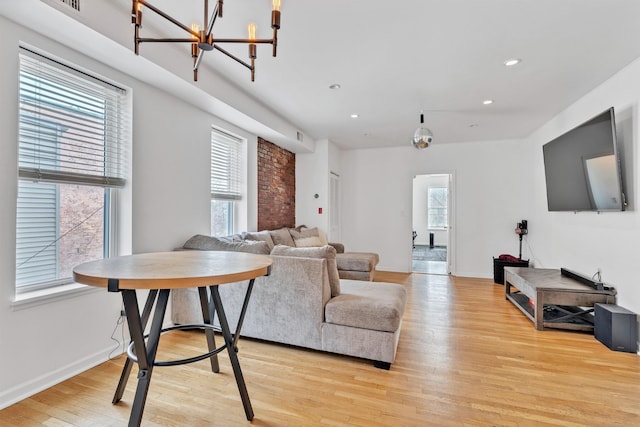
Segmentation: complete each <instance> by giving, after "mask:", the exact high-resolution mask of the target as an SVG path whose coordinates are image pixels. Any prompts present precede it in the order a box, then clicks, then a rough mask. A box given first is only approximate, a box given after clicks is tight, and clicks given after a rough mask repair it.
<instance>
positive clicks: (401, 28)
mask: <svg viewBox="0 0 640 427" xmlns="http://www.w3.org/2000/svg"><path fill="white" fill-rule="evenodd" d="M94 1H98V0H83V2H84V3H83V4H85V5H87V7H89V4H90V3H92V2H94ZM149 1H150V2H151V3H152V4H154V5H156V6H158V7H160V8H161V9H163V10H164V11H165V12H167V13H169V14H170V15H172V16H175V17H176V18H178V19H180V20H181V21H183V22H184V23H185V24H190V23H191V22H202V19H203V18H202V15H203V10H202V1H200V0H182V1H180V2H177V1H173V0H149ZM101 2H102V3H108V4H109V5H110V6H111V7H113V8H115V9H118V10H122V13H123V15H122V16H123V18H122V19H124V20H127V22H126V25H129V21H128V16H129V12H130V10H131V2H130V1H129V0H101ZM213 3H214V2H212V7H213ZM5 6H6V5H5ZM224 6H225V10H224V12H225V14H224V17H223V18H221V19H219V21H218V22H217V23H216V27H215V28H214V36H217V37H244V36H245V34H246V23H247V22H248V21H249V20H253V21H254V22H256V24H257V26H258V36H259V37H261V38H268V37H270V36H271V33H270V29H269V25H270V1H269V0H227V1H226V2H225V4H224ZM12 7H13V6H12ZM118 19H120V18H118ZM85 23H86V24H87V25H89V26H91V27H94V28H98V27H100V26H101V25H102V27H104V26H105V25H107V24H105V23H104V22H103V23H102V24H100V23H98V22H96V23H93V22H86V20H85ZM112 24H113V26H114V27H118V26H120V25H122V23H117V24H118V25H115V24H116V23H112ZM144 24H145V27H144V28H145V31H160V32H165V31H169V30H171V28H170V27H169V28H168V27H167V26H163V25H162V23H161V21H160V20H159V19H158V18H156V16H153V14H152V13H150V12H149V11H147V12H145V15H144ZM126 31H128V33H127V34H126V38H127V39H128V40H132V33H133V30H132V29H131V27H130V26H128V27H126ZM103 32H104V31H103ZM167 34H168V33H167ZM171 34H173V35H176V34H177V35H178V36H180V33H179V32H178V33H175V32H173V31H171ZM278 39H279V45H278V56H277V57H276V58H273V57H271V48H270V46H258V59H257V63H256V66H257V70H256V81H255V82H253V83H252V82H251V81H250V73H249V71H248V70H246V69H245V68H243V67H242V66H241V65H239V64H237V63H235V62H234V61H231V60H230V59H228V58H226V57H224V56H223V55H221V54H220V53H219V52H209V53H207V54H206V55H205V57H204V60H203V67H213V68H214V69H215V70H216V72H219V73H221V74H222V75H224V76H225V78H226V79H228V80H229V81H230V82H231V83H232V84H233V85H234V86H235V87H236V88H238V89H240V90H242V91H245V92H247V93H248V94H249V96H250V97H253V98H255V99H257V100H258V101H259V102H260V103H261V104H263V105H264V106H266V107H267V108H268V109H270V110H272V111H273V112H274V113H275V114H277V115H279V116H281V117H283V118H284V119H286V121H287V122H289V123H291V124H292V125H293V126H294V127H295V128H297V129H299V130H300V131H302V132H303V133H304V134H306V135H308V136H310V137H311V138H313V139H316V140H317V139H325V138H328V139H330V140H331V141H333V142H335V143H336V144H338V145H339V146H341V147H343V148H368V147H388V146H406V145H409V144H410V139H411V137H412V136H413V132H414V131H415V129H416V127H417V126H418V124H419V115H420V111H421V110H424V113H425V125H426V126H427V127H428V128H430V129H431V130H432V132H433V134H434V144H444V143H451V142H462V141H484V140H496V139H511V138H522V137H526V136H527V135H529V134H530V133H531V132H532V131H534V130H535V129H536V128H538V127H540V126H541V125H543V124H544V123H545V122H546V121H548V120H549V119H551V118H552V117H553V116H555V115H556V114H557V113H559V112H560V111H562V110H563V109H565V108H566V107H567V106H569V105H570V104H571V103H573V102H574V101H576V100H577V99H579V98H580V97H581V96H583V95H585V94H586V93H587V92H589V91H590V90H591V89H593V88H594V87H596V86H597V85H599V84H600V83H602V82H603V81H605V80H606V79H608V78H609V77H611V76H612V75H613V74H615V73H616V72H617V71H619V70H620V69H621V68H623V67H624V66H626V65H627V64H629V63H630V62H632V61H634V60H635V59H636V58H638V57H639V56H640V1H638V0H535V1H526V0H446V1H445V0H398V1H395V2H390V1H379V0H324V1H310V0H307V1H304V0H295V1H293V0H282V27H281V30H280V32H279V34H278ZM120 43H123V42H122V41H120ZM129 44H130V45H129V49H130V48H131V45H132V42H129ZM238 48H239V49H240V51H239V54H240V55H241V56H243V57H246V50H247V47H246V46H244V45H242V46H238ZM163 49H164V51H163V52H164V53H165V55H174V54H175V53H174V52H175V51H174V50H168V49H167V48H166V45H159V44H153V45H152V44H143V45H141V48H140V54H141V56H143V57H144V56H146V55H148V56H152V55H154V53H155V54H158V52H160V51H162V50H163ZM184 49H185V51H187V52H188V47H186V46H185V47H184ZM230 50H233V48H230ZM509 58H521V59H522V62H521V63H520V64H519V65H517V66H515V67H511V68H507V67H505V66H504V64H503V63H504V61H505V60H507V59H509ZM172 64H173V65H174V66H175V67H178V66H182V64H184V69H185V71H187V72H189V67H190V57H189V56H188V54H185V55H177V56H176V58H175V60H172ZM185 75H190V72H189V74H185ZM204 78H205V77H203V76H202V74H201V77H200V82H198V83H196V85H202V86H203V87H204V86H205V85H206V84H207V83H206V82H203V79H204ZM639 78H640V76H639ZM333 83H338V84H340V85H341V89H339V90H330V89H329V85H331V84H333ZM207 90H208V91H209V89H207ZM211 92H215V91H211ZM213 95H214V96H215V93H213ZM486 99H491V100H493V101H494V103H493V104H492V105H483V101H484V100H486ZM607 107H609V106H607V105H603V106H602V110H604V109H605V108H607ZM352 113H356V114H358V115H359V117H358V118H357V119H353V118H351V117H350V115H351V114H352ZM595 113H597V112H594V114H595ZM585 119H587V117H585Z"/></svg>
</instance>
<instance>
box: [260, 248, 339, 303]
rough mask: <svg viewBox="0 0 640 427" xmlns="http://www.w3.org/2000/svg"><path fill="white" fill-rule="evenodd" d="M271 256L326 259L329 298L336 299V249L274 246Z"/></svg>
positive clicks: (337, 283)
mask: <svg viewBox="0 0 640 427" xmlns="http://www.w3.org/2000/svg"><path fill="white" fill-rule="evenodd" d="M271 255H280V256H292V257H302V258H326V260H327V272H328V273H329V286H330V287H331V296H332V297H336V296H338V295H340V276H339V275H338V265H337V263H336V249H335V248H334V247H333V246H329V245H326V246H320V247H313V248H292V247H290V246H286V245H276V246H275V247H274V248H273V250H272V251H271Z"/></svg>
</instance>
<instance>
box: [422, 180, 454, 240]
mask: <svg viewBox="0 0 640 427" xmlns="http://www.w3.org/2000/svg"><path fill="white" fill-rule="evenodd" d="M435 190H444V192H445V202H444V206H437V207H432V206H431V205H432V203H431V201H432V196H431V193H432V191H435ZM433 211H438V212H435V213H434V212H433ZM432 215H433V216H438V217H443V218H444V225H441V224H437V225H432V223H431V218H432ZM448 227H449V188H448V187H446V186H429V187H427V228H428V229H429V230H446V229H447V228H448Z"/></svg>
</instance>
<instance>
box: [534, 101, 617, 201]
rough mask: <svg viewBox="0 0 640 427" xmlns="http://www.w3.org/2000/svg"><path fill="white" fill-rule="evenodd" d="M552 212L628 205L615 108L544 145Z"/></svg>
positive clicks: (545, 169) (548, 197) (546, 175)
mask: <svg viewBox="0 0 640 427" xmlns="http://www.w3.org/2000/svg"><path fill="white" fill-rule="evenodd" d="M542 151H543V154H544V172H545V180H546V184H547V204H548V208H549V211H572V212H580V211H597V212H602V211H622V210H624V207H625V199H624V193H623V190H622V179H621V173H620V157H619V153H618V149H617V143H616V122H615V116H614V111H613V107H611V108H609V109H608V110H607V111H604V112H603V113H601V114H599V115H597V116H595V117H594V118H592V119H590V120H588V121H586V122H584V123H582V124H581V125H579V126H577V127H575V128H573V129H571V130H570V131H568V132H566V133H564V134H563V135H561V136H559V137H557V138H555V139H554V140H552V141H550V142H548V143H546V144H545V145H543V146H542Z"/></svg>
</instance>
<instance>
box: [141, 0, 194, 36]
mask: <svg viewBox="0 0 640 427" xmlns="http://www.w3.org/2000/svg"><path fill="white" fill-rule="evenodd" d="M138 3H140V4H142V5H143V6H145V7H148V8H149V10H151V11H153V12H155V13H157V14H158V15H160V16H162V17H163V18H164V19H166V20H167V21H169V22H171V23H172V24H174V25H176V26H178V27H180V28H182V29H183V30H184V31H186V32H187V33H189V34H191V35H193V36H195V37H198V36H199V34H197V33H195V32H194V31H193V30H191V28H189V27H187V26H186V25H184V24H183V23H182V22H180V21H178V20H177V19H175V18H172V17H171V16H169V15H167V14H166V13H164V12H163V11H161V10H160V9H158V8H157V7H155V6H154V5H152V4H151V3H148V2H147V1H145V0H138Z"/></svg>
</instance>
